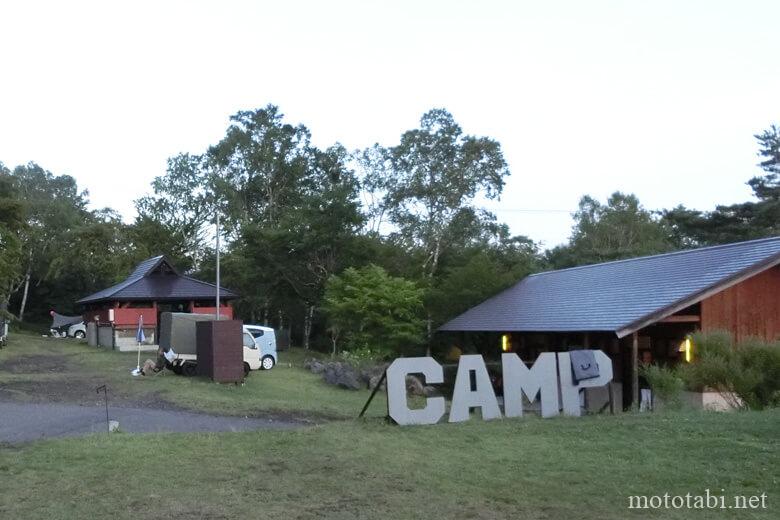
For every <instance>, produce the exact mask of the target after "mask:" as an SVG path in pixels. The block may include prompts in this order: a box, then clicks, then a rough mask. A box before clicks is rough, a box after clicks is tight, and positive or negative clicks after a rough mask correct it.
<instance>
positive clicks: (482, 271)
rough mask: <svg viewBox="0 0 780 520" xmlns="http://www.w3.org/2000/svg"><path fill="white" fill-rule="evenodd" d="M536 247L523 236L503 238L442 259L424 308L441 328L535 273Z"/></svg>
mask: <svg viewBox="0 0 780 520" xmlns="http://www.w3.org/2000/svg"><path fill="white" fill-rule="evenodd" d="M539 268H540V258H539V251H538V248H537V245H536V244H535V243H534V242H533V241H531V240H529V239H528V238H526V237H511V238H510V237H509V236H508V230H506V229H504V231H503V236H501V238H500V239H499V240H497V241H496V242H485V243H481V244H479V245H475V246H472V247H469V248H467V249H463V250H458V251H454V252H453V253H451V254H450V255H448V257H447V258H445V262H444V265H443V267H442V273H441V276H440V280H439V283H438V284H437V285H436V286H435V287H433V288H431V289H430V290H429V291H428V294H427V295H426V306H427V308H428V309H429V311H430V312H431V316H432V318H433V322H434V324H435V325H437V326H438V325H440V324H442V323H444V322H446V321H448V320H450V319H451V318H454V317H455V316H457V315H458V314H461V313H462V312H465V311H466V310H468V309H469V308H471V307H473V306H475V305H477V304H478V303H481V302H483V301H484V300H486V299H487V298H489V297H491V296H493V295H495V294H497V293H499V292H500V291H502V290H504V289H506V288H507V287H509V286H511V285H513V284H515V283H517V282H518V281H519V280H521V279H522V278H524V277H525V276H527V275H529V274H531V273H533V272H535V271H538V270H539Z"/></svg>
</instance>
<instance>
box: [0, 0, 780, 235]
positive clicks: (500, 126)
mask: <svg viewBox="0 0 780 520" xmlns="http://www.w3.org/2000/svg"><path fill="white" fill-rule="evenodd" d="M779 51H780V2H777V1H763V2H762V1H752V0H751V1H736V0H732V1H712V0H708V1H688V0H686V1H680V0H676V1H658V0H654V1H652V2H647V1H622V2H621V1H613V2H608V1H544V2H539V1H536V2H531V1H503V2H502V1H485V0H483V1H471V2H465V1H453V0H449V1H423V0H418V1H398V0H395V1H386V2H380V1H366V0H364V1H337V0H330V1H327V2H326V1H321V2H316V1H298V2H293V1H288V2H260V1H254V2H250V1H243V2H241V1H225V0H222V1H219V2H217V1H214V2H192V1H179V2H172V1H162V0H160V1H155V2H145V1H132V2H128V1H124V2H119V1H114V2H105V1H103V2H78V1H73V0H71V1H68V2H61V1H52V2H37V1H19V2H13V1H3V2H2V3H0V161H3V162H4V163H5V164H6V165H7V166H9V167H13V166H15V165H17V164H23V163H26V162H28V161H35V162H37V163H39V164H40V165H41V166H43V167H44V168H46V169H49V170H51V171H52V172H54V173H56V174H63V173H67V174H69V175H72V176H74V177H75V178H76V179H77V180H78V182H79V184H80V185H81V186H82V187H84V188H87V189H88V190H89V191H90V194H91V200H92V203H93V206H94V207H103V206H111V207H113V208H115V209H117V210H119V211H120V212H121V213H122V214H123V215H124V217H125V218H126V219H128V220H130V219H132V217H133V216H134V209H133V200H134V199H135V198H137V197H139V196H141V195H143V194H144V193H146V192H147V191H148V190H149V183H150V181H151V180H152V178H154V177H155V176H157V175H161V174H162V173H164V171H165V161H166V158H168V157H170V156H173V155H175V154H177V153H179V152H192V153H201V152H203V151H204V150H205V149H206V147H207V146H208V145H210V144H213V143H216V142H217V141H218V140H219V139H220V138H221V137H222V136H223V135H224V132H225V129H226V127H227V125H228V118H229V116H230V115H231V114H233V113H235V112H237V111H238V110H244V109H253V108H258V107H262V106H265V105H266V104H268V103H274V104H277V105H279V106H280V107H281V110H282V111H283V112H284V113H285V114H286V116H287V118H288V121H290V122H293V123H303V124H305V125H306V126H307V127H308V128H309V129H310V130H311V132H312V136H313V141H314V143H315V144H317V145H319V146H323V147H325V146H329V145H331V144H333V143H334V142H336V141H339V142H341V143H342V144H344V145H345V146H346V147H347V148H348V149H355V148H363V147H366V146H370V145H371V144H373V143H375V142H379V143H381V144H384V145H393V144H395V143H396V142H397V140H398V138H399V136H400V135H401V133H402V132H403V131H405V130H407V129H410V128H415V127H416V126H417V125H418V122H419V118H420V116H421V115H422V114H423V113H424V112H425V111H427V110H428V109H430V108H433V107H444V108H446V109H448V110H449V111H450V112H452V114H453V115H454V117H455V119H456V120H457V121H458V122H459V123H460V125H461V126H462V127H463V129H464V131H465V132H466V133H470V134H476V135H487V136H490V137H492V138H494V139H497V140H498V141H500V142H501V144H502V146H503V150H504V154H505V157H506V159H507V161H508V163H509V166H510V168H511V171H512V176H511V178H510V179H509V180H508V182H507V185H506V188H505V190H504V194H503V196H502V198H501V201H500V202H490V204H489V206H490V208H491V209H492V210H494V211H495V212H496V213H497V215H498V217H499V219H500V220H502V221H505V222H507V223H508V224H509V225H510V227H511V230H512V232H513V233H516V234H524V235H528V236H530V237H531V238H533V239H535V240H537V241H542V242H543V243H544V245H545V247H550V246H553V245H555V244H558V243H560V242H563V241H565V240H566V238H567V237H568V235H569V231H570V227H571V224H572V222H571V218H570V216H569V215H568V214H567V213H566V212H565V211H566V210H573V209H574V208H576V205H577V201H578V200H579V198H580V196H581V195H583V194H585V193H588V194H592V195H594V196H596V197H598V198H600V199H602V200H603V199H604V198H605V197H607V196H608V195H609V194H610V193H611V192H613V191H615V190H622V191H626V192H633V193H636V194H637V195H638V196H639V198H640V200H641V201H642V202H643V204H644V205H645V206H646V207H648V208H663V207H672V206H674V205H676V204H678V203H684V204H685V205H687V206H689V207H694V208H698V209H711V208H713V207H714V206H715V205H716V204H719V203H720V204H725V203H733V202H741V201H744V200H747V199H748V198H749V196H750V190H749V189H748V187H747V186H745V182H746V181H747V180H748V179H749V178H750V177H751V176H754V175H757V174H760V170H759V169H758V168H757V167H756V163H757V162H758V158H757V156H756V152H757V146H756V142H755V139H754V138H753V134H756V133H758V132H760V131H762V130H764V129H765V128H767V127H768V126H769V125H770V124H771V123H780V95H778V93H779V92H780V52H779ZM524 210H559V211H557V212H536V211H530V212H529V211H524ZM560 210H563V211H560Z"/></svg>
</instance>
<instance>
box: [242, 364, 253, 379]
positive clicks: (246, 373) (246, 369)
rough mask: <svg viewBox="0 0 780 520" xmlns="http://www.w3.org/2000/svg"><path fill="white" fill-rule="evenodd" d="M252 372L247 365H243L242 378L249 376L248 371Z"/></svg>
mask: <svg viewBox="0 0 780 520" xmlns="http://www.w3.org/2000/svg"><path fill="white" fill-rule="evenodd" d="M250 370H252V369H251V368H249V363H244V377H246V376H248V375H249V371H250Z"/></svg>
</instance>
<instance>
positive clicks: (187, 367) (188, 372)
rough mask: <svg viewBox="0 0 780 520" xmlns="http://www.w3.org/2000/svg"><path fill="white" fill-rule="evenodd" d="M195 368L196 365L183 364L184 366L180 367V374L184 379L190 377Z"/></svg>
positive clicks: (190, 363) (193, 373) (191, 363)
mask: <svg viewBox="0 0 780 520" xmlns="http://www.w3.org/2000/svg"><path fill="white" fill-rule="evenodd" d="M197 367H198V365H197V364H196V363H193V362H187V363H184V365H183V366H182V367H181V373H182V375H184V376H186V377H192V376H194V375H195V372H196V371H197Z"/></svg>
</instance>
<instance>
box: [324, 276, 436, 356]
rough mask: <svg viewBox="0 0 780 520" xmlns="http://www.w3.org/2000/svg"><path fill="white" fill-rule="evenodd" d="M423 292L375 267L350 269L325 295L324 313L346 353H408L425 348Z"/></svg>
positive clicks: (332, 279) (330, 284)
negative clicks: (420, 347) (351, 351)
mask: <svg viewBox="0 0 780 520" xmlns="http://www.w3.org/2000/svg"><path fill="white" fill-rule="evenodd" d="M422 297H423V290H422V289H420V288H418V287H417V286H416V285H415V284H414V283H413V282H411V281H409V280H405V279H403V278H396V277H392V276H390V275H388V274H387V272H386V271H385V270H384V269H382V268H381V267H378V266H376V265H373V264H371V265H368V266H365V267H363V268H361V269H355V268H348V269H346V270H345V271H344V272H343V273H342V274H341V275H338V276H336V275H334V276H331V277H330V279H329V280H328V283H327V287H326V289H325V298H324V309H325V314H326V315H327V317H328V322H329V325H330V330H331V335H332V338H333V354H334V355H335V354H336V353H337V349H338V343H337V341H338V338H339V337H343V338H344V340H343V344H344V348H346V349H349V350H354V349H359V348H369V349H372V350H379V351H384V352H388V351H389V352H397V353H409V352H410V351H411V349H412V348H413V347H415V346H417V345H419V344H420V343H421V342H422V335H423V326H424V324H423V321H422V320H421V319H420V314H421V312H422Z"/></svg>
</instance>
